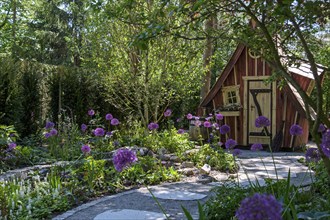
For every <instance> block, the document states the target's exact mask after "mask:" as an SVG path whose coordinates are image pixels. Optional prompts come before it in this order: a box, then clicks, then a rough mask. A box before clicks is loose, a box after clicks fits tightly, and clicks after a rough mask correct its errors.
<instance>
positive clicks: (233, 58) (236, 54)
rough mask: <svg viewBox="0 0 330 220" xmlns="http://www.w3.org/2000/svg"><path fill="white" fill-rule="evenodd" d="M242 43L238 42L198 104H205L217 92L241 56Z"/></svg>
mask: <svg viewBox="0 0 330 220" xmlns="http://www.w3.org/2000/svg"><path fill="white" fill-rule="evenodd" d="M244 47H245V46H244V45H243V44H239V45H238V46H237V48H236V50H235V52H234V53H233V55H232V56H231V58H230V60H229V62H228V63H227V65H226V67H225V69H224V70H223V71H222V73H221V75H220V77H219V78H218V80H217V82H216V83H215V84H214V85H213V87H212V88H211V90H210V91H209V93H208V94H207V95H206V96H205V98H204V99H203V100H202V102H201V103H200V105H199V106H206V105H207V104H208V103H209V102H210V101H212V99H213V98H214V97H215V95H216V94H217V93H218V92H219V90H220V88H221V87H222V84H223V83H224V81H225V80H226V78H227V77H228V75H229V73H230V72H231V70H232V69H233V68H234V65H235V63H236V62H237V60H238V58H239V57H240V56H241V54H242V52H243V50H244Z"/></svg>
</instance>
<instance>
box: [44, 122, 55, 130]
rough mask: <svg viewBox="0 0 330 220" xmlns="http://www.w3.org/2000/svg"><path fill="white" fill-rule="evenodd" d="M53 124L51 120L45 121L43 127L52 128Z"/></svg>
mask: <svg viewBox="0 0 330 220" xmlns="http://www.w3.org/2000/svg"><path fill="white" fill-rule="evenodd" d="M54 126H55V124H54V123H53V122H51V121H47V122H46V126H45V128H46V129H51V128H53V127H54Z"/></svg>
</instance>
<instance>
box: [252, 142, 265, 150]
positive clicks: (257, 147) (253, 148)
mask: <svg viewBox="0 0 330 220" xmlns="http://www.w3.org/2000/svg"><path fill="white" fill-rule="evenodd" d="M262 149H263V147H262V144H260V143H254V144H252V146H251V151H259V150H262Z"/></svg>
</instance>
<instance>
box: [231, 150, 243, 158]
mask: <svg viewBox="0 0 330 220" xmlns="http://www.w3.org/2000/svg"><path fill="white" fill-rule="evenodd" d="M231 153H232V155H233V156H234V157H236V156H238V155H240V154H242V151H241V150H240V149H234V150H233V151H232V152H231Z"/></svg>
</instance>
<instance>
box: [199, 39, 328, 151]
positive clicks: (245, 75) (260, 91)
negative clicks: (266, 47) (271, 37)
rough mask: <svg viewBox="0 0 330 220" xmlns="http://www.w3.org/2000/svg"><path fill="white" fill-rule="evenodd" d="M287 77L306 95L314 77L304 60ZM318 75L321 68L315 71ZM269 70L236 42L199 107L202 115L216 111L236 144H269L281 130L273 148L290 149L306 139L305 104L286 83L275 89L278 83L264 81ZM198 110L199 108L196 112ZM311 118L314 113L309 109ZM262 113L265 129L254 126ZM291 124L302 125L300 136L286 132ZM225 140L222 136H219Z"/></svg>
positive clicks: (290, 70)
mask: <svg viewBox="0 0 330 220" xmlns="http://www.w3.org/2000/svg"><path fill="white" fill-rule="evenodd" d="M288 71H289V72H290V74H291V76H292V77H293V78H294V80H295V81H296V82H298V83H299V84H300V86H301V88H302V89H303V90H304V91H306V92H307V93H308V94H310V93H311V92H312V89H313V87H314V78H313V75H312V73H311V71H310V66H309V65H308V64H307V63H302V64H301V65H300V66H299V67H290V68H288ZM318 73H319V74H320V75H321V74H322V71H321V70H319V72H318ZM271 74H272V70H271V68H270V67H269V65H267V62H265V60H264V59H262V58H261V57H260V56H257V55H254V54H253V53H252V52H251V51H250V50H249V48H247V47H246V46H244V45H243V44H239V45H238V46H237V48H236V50H235V52H234V53H233V55H232V57H231V59H230V60H229V62H228V63H227V65H226V67H225V68H224V70H223V72H222V73H221V75H220V76H219V78H218V79H217V81H216V83H215V84H214V86H213V87H212V89H211V90H210V92H209V93H208V94H207V96H206V97H205V98H204V99H203V100H202V102H201V103H200V106H199V110H201V109H202V110H203V113H204V114H208V113H211V112H220V113H221V114H223V116H224V120H223V122H222V123H225V124H227V125H229V126H230V127H231V132H230V134H229V137H230V138H233V139H235V140H236V141H237V143H238V144H239V145H242V146H249V145H251V144H253V143H262V144H270V143H271V141H272V140H273V139H274V137H275V135H276V134H279V132H282V134H283V137H282V138H281V139H282V140H283V141H282V143H281V144H280V145H281V146H276V147H277V148H282V150H284V149H283V148H286V149H288V148H294V147H298V146H301V145H302V144H306V143H307V141H308V135H309V132H308V121H307V119H306V118H305V105H304V103H303V102H302V99H301V97H300V95H299V94H298V92H297V91H296V90H295V89H294V88H293V86H292V85H290V84H288V85H286V86H285V87H284V88H283V89H281V90H280V89H279V86H278V82H271V83H266V80H267V79H268V78H269V76H270V75H271ZM199 112H200V111H199ZM311 112H312V114H313V117H314V118H315V112H314V111H313V110H311ZM260 115H263V116H266V117H267V118H269V119H270V121H271V126H269V127H267V128H256V127H255V119H256V118H257V117H258V116H260ZM292 124H299V125H300V126H301V127H302V128H303V135H301V136H298V137H293V136H291V135H290V133H289V129H290V127H291V125H292ZM222 139H223V141H225V140H224V139H225V137H223V138H222Z"/></svg>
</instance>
